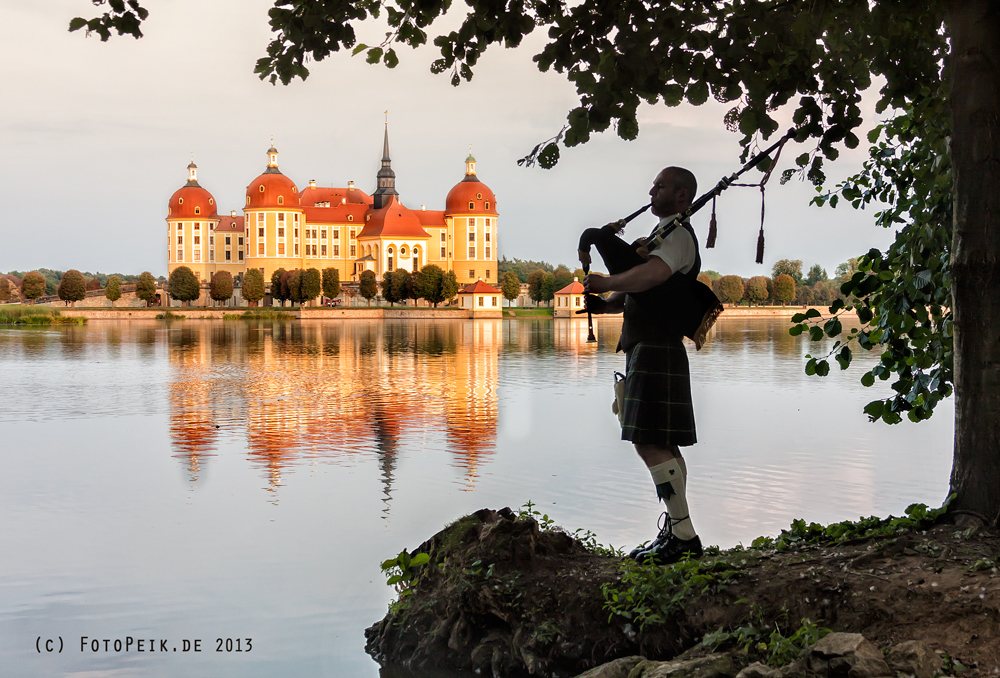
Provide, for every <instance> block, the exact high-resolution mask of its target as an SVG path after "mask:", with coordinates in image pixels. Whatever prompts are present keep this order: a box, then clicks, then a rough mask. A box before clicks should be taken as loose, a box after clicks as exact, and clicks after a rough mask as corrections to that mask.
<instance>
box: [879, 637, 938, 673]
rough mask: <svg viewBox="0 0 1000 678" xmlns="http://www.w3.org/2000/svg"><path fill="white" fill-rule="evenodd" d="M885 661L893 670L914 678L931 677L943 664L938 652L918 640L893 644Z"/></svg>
mask: <svg viewBox="0 0 1000 678" xmlns="http://www.w3.org/2000/svg"><path fill="white" fill-rule="evenodd" d="M885 661H886V663H887V664H888V665H889V668H890V669H892V670H893V671H894V672H896V673H903V674H905V675H907V676H915V677H916V678H931V676H933V675H934V674H935V673H938V672H939V671H941V667H942V666H943V665H944V662H942V661H941V657H940V656H938V653H937V652H935V651H934V650H932V649H931V648H930V647H928V646H927V644H926V643H922V642H920V641H919V640H907V641H906V642H903V643H900V644H899V645H894V646H893V647H892V649H890V650H889V654H887V655H886V657H885Z"/></svg>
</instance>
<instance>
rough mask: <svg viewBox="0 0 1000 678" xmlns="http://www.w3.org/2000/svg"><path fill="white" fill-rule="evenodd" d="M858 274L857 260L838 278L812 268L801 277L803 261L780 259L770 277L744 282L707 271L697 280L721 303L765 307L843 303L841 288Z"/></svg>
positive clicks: (840, 270) (845, 265)
mask: <svg viewBox="0 0 1000 678" xmlns="http://www.w3.org/2000/svg"><path fill="white" fill-rule="evenodd" d="M857 270H858V260H857V259H855V258H851V259H849V260H848V261H846V262H844V263H842V264H840V265H839V266H837V269H836V271H835V277H834V278H832V279H831V278H830V276H829V275H828V274H827V272H826V269H825V268H823V267H822V266H820V265H819V264H813V266H812V267H811V268H810V269H809V272H808V274H806V275H805V276H803V274H802V261H800V260H799V259H781V260H780V261H778V262H776V263H775V264H774V267H773V268H772V269H771V277H767V276H763V275H755V276H752V277H750V278H741V277H740V276H738V275H720V274H719V273H717V272H716V271H704V272H703V273H701V274H699V275H698V280H700V281H701V282H703V283H705V284H706V285H708V286H709V287H711V288H712V290H713V291H714V292H715V295H716V296H717V297H719V300H720V301H722V302H723V303H726V304H741V303H746V304H747V305H748V306H759V305H761V304H765V303H777V304H792V303H794V304H797V305H800V306H808V305H812V304H816V305H823V304H832V303H833V302H834V301H836V300H838V299H840V300H843V299H844V294H843V292H841V289H840V287H841V285H842V284H843V283H844V282H845V281H847V280H849V279H850V278H851V276H853V275H854V274H855V273H856V272H857Z"/></svg>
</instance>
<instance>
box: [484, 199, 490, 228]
mask: <svg viewBox="0 0 1000 678" xmlns="http://www.w3.org/2000/svg"><path fill="white" fill-rule="evenodd" d="M484 207H485V209H489V208H490V201H489V200H487V201H486V203H485V204H484ZM486 225H487V226H489V225H490V220H489V219H487V220H486Z"/></svg>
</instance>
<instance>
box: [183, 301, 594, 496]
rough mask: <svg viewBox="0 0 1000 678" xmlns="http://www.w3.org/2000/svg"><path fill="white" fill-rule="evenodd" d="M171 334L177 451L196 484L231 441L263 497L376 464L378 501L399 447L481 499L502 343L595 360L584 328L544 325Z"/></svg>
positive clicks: (215, 328)
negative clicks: (258, 474) (419, 452)
mask: <svg viewBox="0 0 1000 678" xmlns="http://www.w3.org/2000/svg"><path fill="white" fill-rule="evenodd" d="M505 322H507V323H508V324H506V326H505ZM166 335H167V340H166V344H167V347H168V351H169V358H170V360H169V362H170V365H171V366H172V368H173V374H172V375H170V377H168V379H167V382H168V384H169V386H168V388H169V403H170V417H169V421H170V435H171V439H172V447H173V451H174V455H175V456H176V457H177V458H178V459H180V460H182V462H183V464H184V465H185V467H186V470H187V473H188V474H189V477H190V480H191V481H192V482H197V480H198V478H199V475H200V474H201V473H202V472H203V470H204V467H205V465H206V464H209V463H211V458H212V457H213V456H215V455H216V454H217V453H218V450H219V448H220V446H221V445H222V444H223V442H224V441H226V440H231V441H239V444H241V445H243V446H245V449H246V453H247V455H248V458H249V460H250V461H251V463H253V464H254V465H256V466H258V467H260V468H261V469H262V471H263V472H264V473H265V475H266V477H267V489H268V490H269V491H271V492H274V491H276V490H277V488H279V487H280V486H281V478H282V473H287V472H288V471H289V470H291V469H292V468H294V467H295V466H297V465H309V464H313V463H315V462H321V463H333V464H336V463H350V462H351V461H352V460H353V459H355V458H356V457H357V455H366V454H371V453H374V454H376V455H377V456H378V463H379V466H380V470H381V475H382V481H383V484H384V493H385V497H386V499H388V498H389V496H390V493H391V490H392V482H393V474H394V471H395V468H396V463H397V459H398V454H399V451H400V449H401V444H402V445H406V446H407V449H413V448H416V449H419V448H421V447H423V445H424V444H425V443H427V444H429V445H430V446H432V447H437V448H444V449H446V450H447V452H448V454H449V455H450V456H451V458H452V464H453V465H454V466H456V467H458V468H460V469H461V472H462V475H463V482H464V484H465V485H466V486H467V487H468V488H469V489H471V488H473V487H474V486H475V481H476V478H477V474H478V473H479V471H480V468H481V466H482V465H483V464H484V463H486V462H487V461H488V460H489V458H490V457H491V456H492V455H493V454H494V453H495V452H496V444H497V425H498V412H499V407H498V400H497V384H498V362H499V355H500V352H501V350H502V348H503V345H504V343H505V342H507V343H513V344H515V345H516V346H517V349H518V350H519V352H520V351H525V350H526V351H528V352H532V351H533V350H552V349H553V348H554V349H555V350H564V349H569V350H570V352H572V353H576V352H577V351H587V352H589V351H590V350H593V347H594V345H592V344H591V345H588V344H587V342H586V337H587V330H586V324H585V322H583V323H581V322H577V321H573V322H569V321H562V322H555V323H553V322H552V321H551V320H548V321H546V322H544V323H536V322H528V323H524V322H523V321H514V322H510V321H503V320H475V321H473V320H454V321H451V320H446V321H442V320H433V321H362V320H357V321H332V322H330V321H327V322H324V321H302V322H280V321H279V322H266V321H261V322H246V321H241V322H225V323H220V322H198V323H178V324H173V325H171V328H170V331H169V332H167V333H166Z"/></svg>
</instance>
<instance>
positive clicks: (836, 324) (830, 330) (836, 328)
mask: <svg viewBox="0 0 1000 678" xmlns="http://www.w3.org/2000/svg"><path fill="white" fill-rule="evenodd" d="M843 329H844V328H843V326H842V325H841V323H840V318H830V319H829V320H827V321H826V323H824V325H823V331H824V332H826V336H828V337H835V336H837V335H838V334H840V332H841V330H843Z"/></svg>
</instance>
